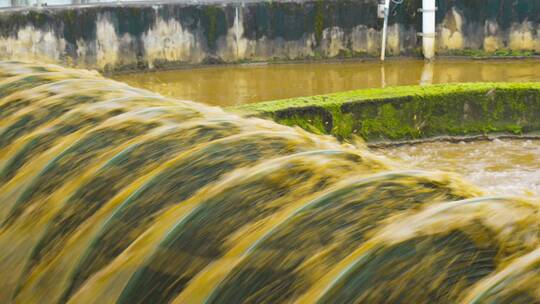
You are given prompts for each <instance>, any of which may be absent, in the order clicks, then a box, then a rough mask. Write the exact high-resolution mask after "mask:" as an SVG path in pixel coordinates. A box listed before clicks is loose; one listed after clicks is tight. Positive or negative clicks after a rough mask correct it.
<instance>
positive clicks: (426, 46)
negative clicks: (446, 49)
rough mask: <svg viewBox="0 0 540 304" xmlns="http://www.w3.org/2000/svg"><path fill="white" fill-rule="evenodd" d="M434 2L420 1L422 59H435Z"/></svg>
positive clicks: (429, 0)
mask: <svg viewBox="0 0 540 304" xmlns="http://www.w3.org/2000/svg"><path fill="white" fill-rule="evenodd" d="M436 10H437V7H436V6H435V0H422V9H421V10H420V11H421V12H422V50H423V53H424V58H426V59H433V57H435V11H436Z"/></svg>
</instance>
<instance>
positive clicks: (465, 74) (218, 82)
mask: <svg viewBox="0 0 540 304" xmlns="http://www.w3.org/2000/svg"><path fill="white" fill-rule="evenodd" d="M113 78H114V79H117V80H120V81H123V82H126V83H128V84H130V85H133V86H136V87H141V88H145V89H149V90H151V91H154V92H158V93H160V94H163V95H164V96H168V97H175V98H179V99H186V100H195V101H198V102H204V103H207V104H211V105H219V106H230V105H238V104H243V103H253V102H258V101H268V100H276V99H283V98H289V97H299V96H309V95H318V94H327V93H333V92H339V91H347V90H355V89H362V88H378V87H384V86H397V85H416V84H436V83H449V82H494V81H540V60H533V59H531V60H443V59H439V60H437V61H435V62H434V63H426V62H424V61H423V60H410V59H405V60H391V61H387V62H386V63H384V64H380V63H379V62H375V61H370V62H346V63H310V64H284V65H244V66H223V67H210V68H201V69H193V70H177V71H164V72H152V73H138V74H125V75H116V76H113Z"/></svg>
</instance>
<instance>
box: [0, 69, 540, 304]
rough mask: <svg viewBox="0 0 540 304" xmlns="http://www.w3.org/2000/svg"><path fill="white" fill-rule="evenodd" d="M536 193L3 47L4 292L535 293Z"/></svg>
mask: <svg viewBox="0 0 540 304" xmlns="http://www.w3.org/2000/svg"><path fill="white" fill-rule="evenodd" d="M430 169H432V168H430ZM539 208H540V206H539V205H538V203H537V202H535V201H533V200H532V199H528V200H525V199H519V198H510V197H504V196H486V194H485V193H484V192H483V191H482V190H480V189H478V188H477V187H475V186H473V185H471V184H469V183H467V182H464V181H463V180H461V179H460V178H459V177H458V176H457V175H454V174H450V173H443V172H429V171H421V170H411V169H407V168H406V167H405V165H403V164H401V163H399V162H392V161H390V160H389V159H387V158H386V157H382V156H380V155H378V154H376V153H373V152H372V151H370V150H368V149H366V148H361V147H354V146H351V145H344V144H341V143H339V142H337V141H336V140H335V139H334V138H332V137H322V136H317V135H313V134H310V133H307V132H305V131H302V130H300V129H295V128H289V127H286V126H282V125H278V124H276V123H273V122H271V121H266V120H261V119H256V118H242V117H238V116H235V115H232V114H228V113H226V112H224V111H222V110H221V109H219V108H212V107H208V106H205V105H202V104H198V103H194V102H189V101H178V100H175V99H168V98H163V97H161V96H159V95H156V94H154V93H151V92H149V91H144V90H139V89H134V88H131V87H129V86H127V85H125V84H121V83H117V82H114V81H112V80H107V79H104V78H102V77H101V76H99V75H98V74H96V73H92V72H87V71H78V70H69V69H63V68H61V67H57V66H44V65H33V64H21V63H13V62H0V303H11V302H13V303H40V304H41V303H66V302H67V303H126V304H127V303H129V304H131V303H167V302H172V303H291V302H296V303H347V304H348V303H538V302H540V294H539V292H538V286H539V285H538V283H540V212H539Z"/></svg>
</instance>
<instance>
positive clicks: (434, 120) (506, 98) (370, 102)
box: [229, 83, 540, 141]
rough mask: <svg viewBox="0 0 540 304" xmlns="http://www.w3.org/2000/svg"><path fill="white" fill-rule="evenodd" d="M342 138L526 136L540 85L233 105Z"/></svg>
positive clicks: (397, 90)
mask: <svg viewBox="0 0 540 304" xmlns="http://www.w3.org/2000/svg"><path fill="white" fill-rule="evenodd" d="M229 109H230V110H232V111H235V112H243V113H249V114H250V115H260V116H266V117H270V118H272V119H274V120H275V121H277V122H279V123H282V124H285V125H296V126H300V127H302V128H304V129H306V130H308V131H311V132H314V133H319V134H332V135H335V136H337V137H338V138H341V139H344V138H345V139H346V138H350V137H353V136H354V135H357V136H360V137H362V138H364V139H366V140H368V141H381V140H406V139H418V138H425V137H433V136H441V135H477V134H487V133H499V132H500V133H511V134H525V133H530V132H534V131H538V130H539V129H540V120H538V119H537V115H536V113H539V111H540V83H457V84H444V85H431V86H401V87H390V88H378V89H365V90H357V91H348V92H341V93H334V94H327V95H318V96H310V97H301V98H291V99H284V100H277V101H270V102H262V103H257V104H249V105H242V106H238V107H232V108H229Z"/></svg>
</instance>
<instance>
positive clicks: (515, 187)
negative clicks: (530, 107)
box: [379, 139, 540, 196]
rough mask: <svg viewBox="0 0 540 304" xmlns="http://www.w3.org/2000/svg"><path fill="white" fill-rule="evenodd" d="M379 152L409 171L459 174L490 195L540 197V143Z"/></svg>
mask: <svg viewBox="0 0 540 304" xmlns="http://www.w3.org/2000/svg"><path fill="white" fill-rule="evenodd" d="M379 152H381V153H382V154H385V155H387V156H389V157H392V158H396V159H399V160H400V161H402V163H404V164H407V165H409V166H410V167H412V168H422V169H427V170H443V171H449V172H456V173H459V174H461V175H463V176H464V177H465V178H466V179H467V180H468V181H470V182H472V183H474V184H476V185H478V186H480V187H482V188H483V189H485V190H487V191H488V192H490V193H493V194H503V195H504V194H506V195H535V196H539V195H540V140H499V139H496V140H493V141H475V142H467V143H466V142H461V143H449V142H435V143H423V144H418V145H405V146H400V147H393V148H385V149H380V150H379Z"/></svg>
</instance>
